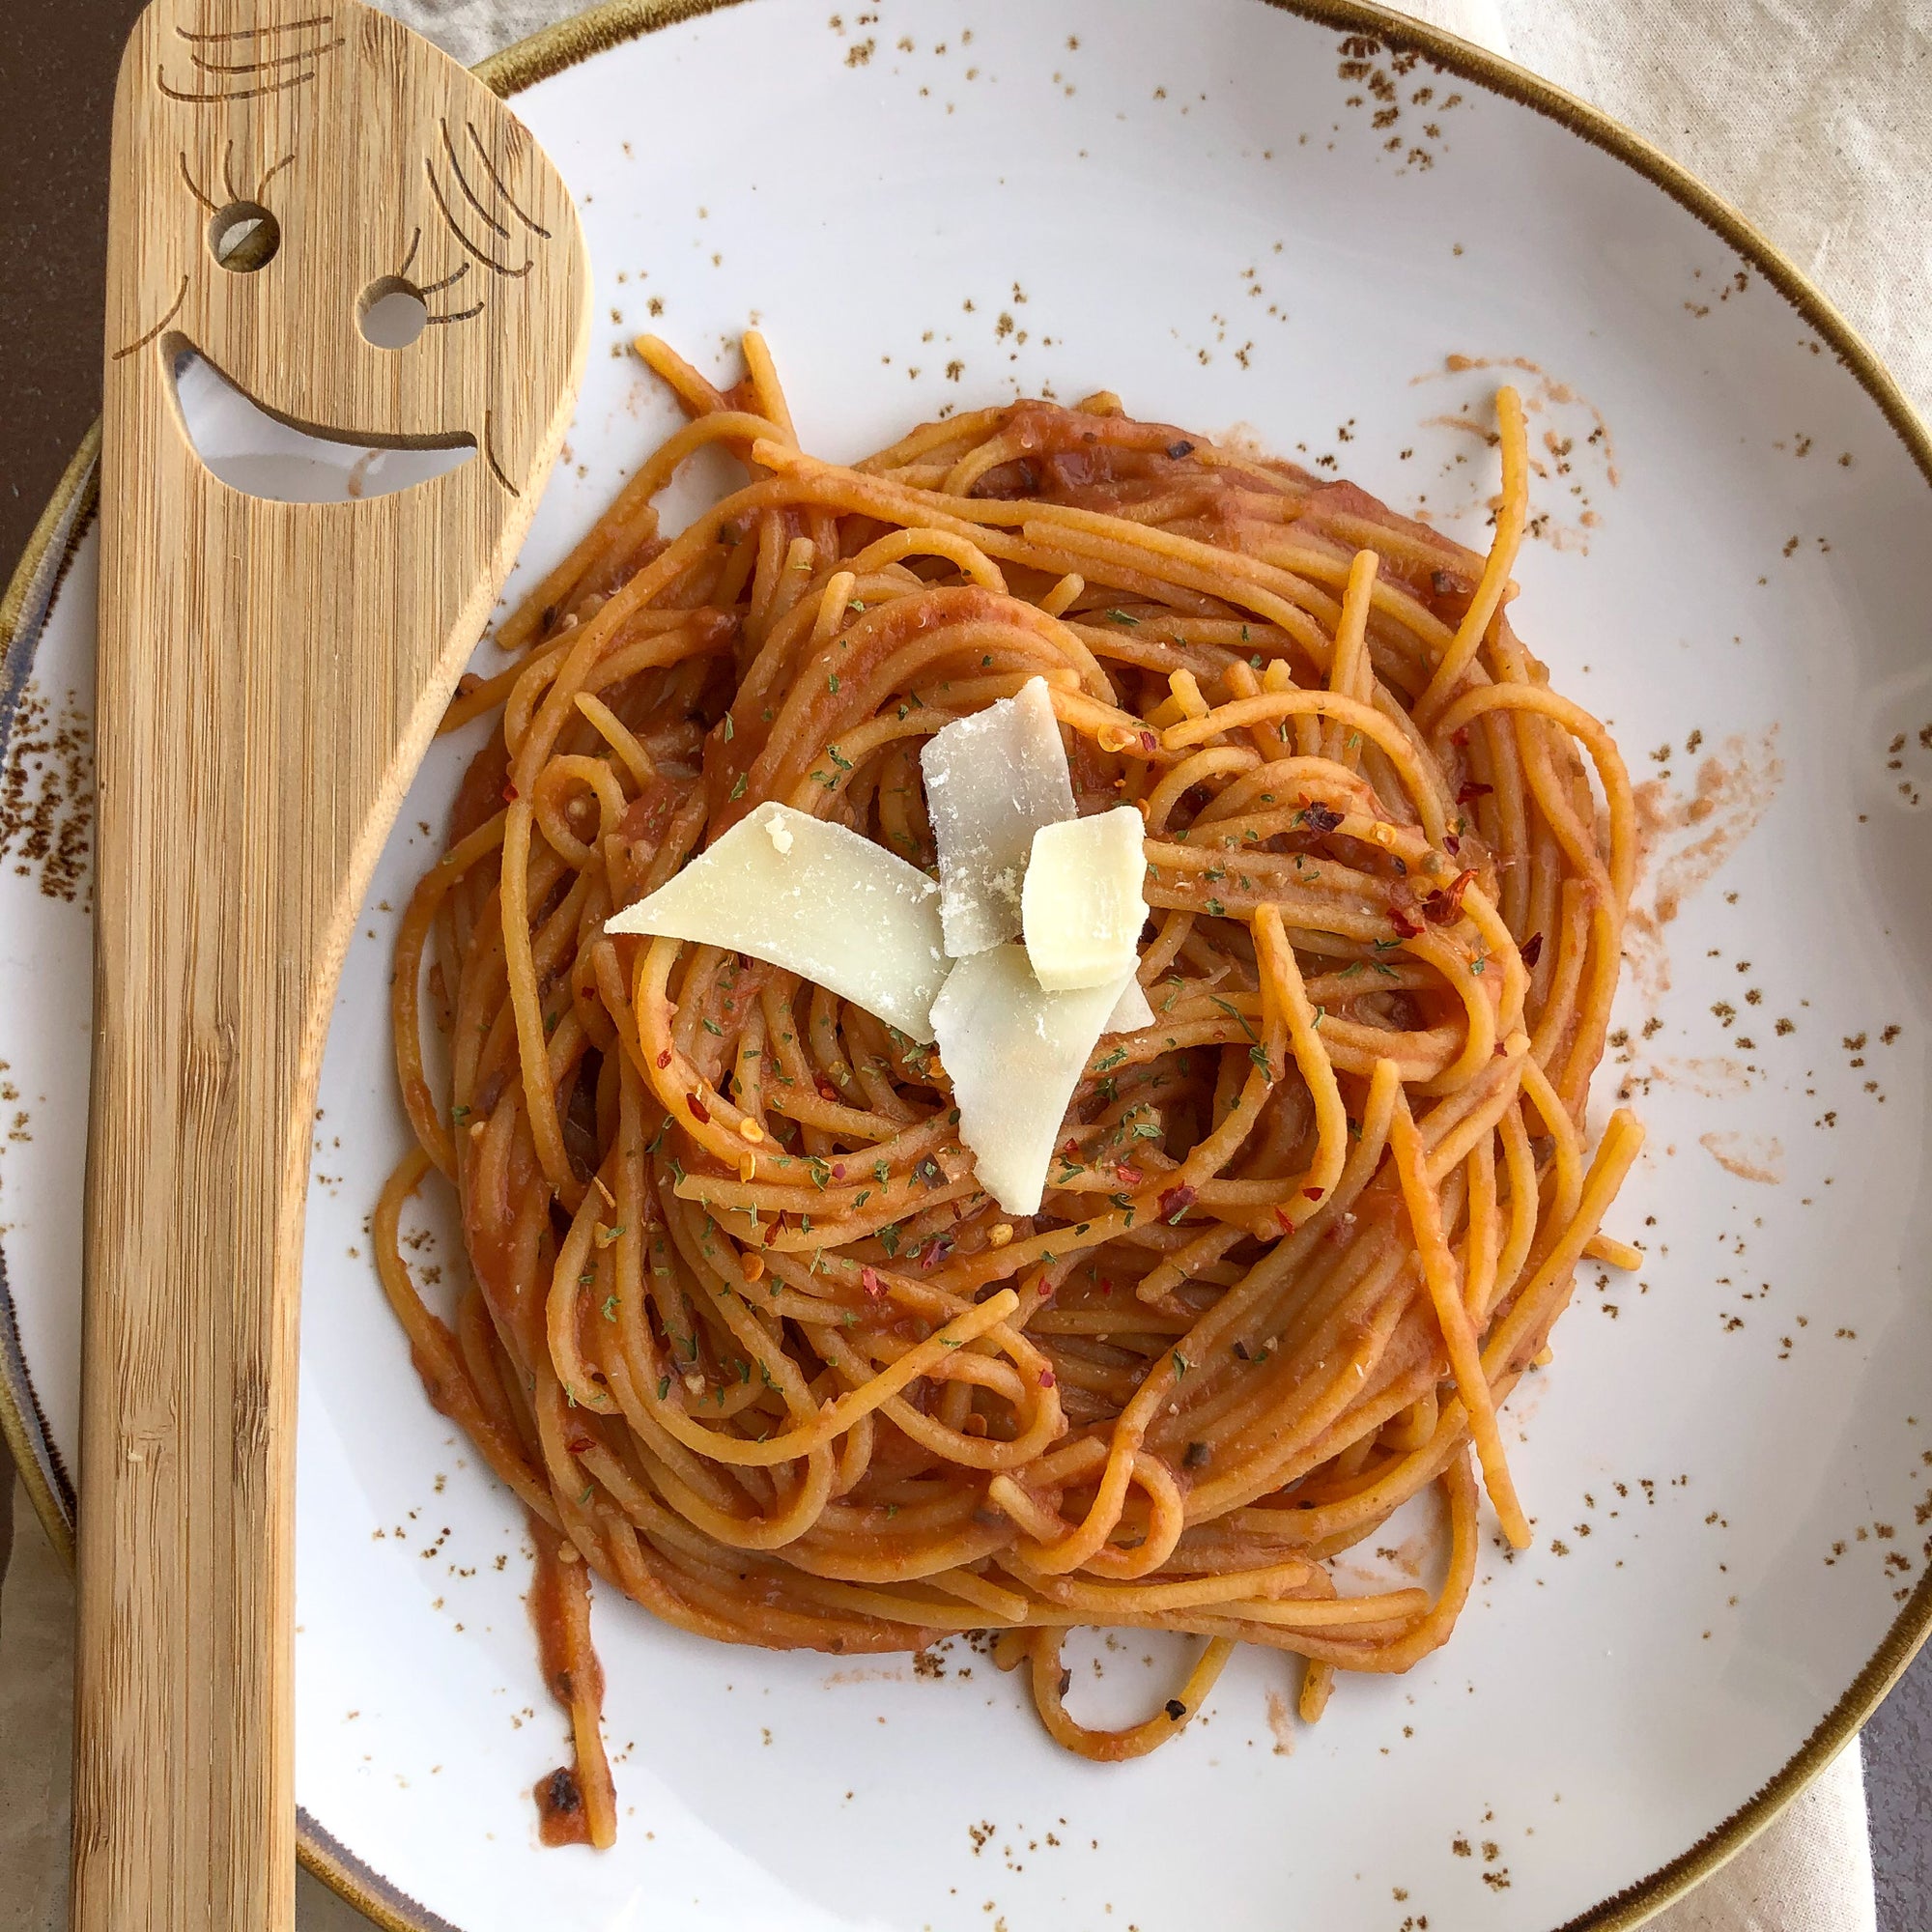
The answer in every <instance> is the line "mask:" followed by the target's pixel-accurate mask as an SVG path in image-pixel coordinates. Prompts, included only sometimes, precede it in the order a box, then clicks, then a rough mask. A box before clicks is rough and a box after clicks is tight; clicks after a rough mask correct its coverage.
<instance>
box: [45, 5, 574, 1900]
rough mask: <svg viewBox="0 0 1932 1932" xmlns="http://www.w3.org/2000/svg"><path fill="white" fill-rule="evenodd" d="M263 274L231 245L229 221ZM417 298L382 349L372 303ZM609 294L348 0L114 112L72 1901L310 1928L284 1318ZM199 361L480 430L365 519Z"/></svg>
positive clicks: (408, 426)
mask: <svg viewBox="0 0 1932 1932" xmlns="http://www.w3.org/2000/svg"><path fill="white" fill-rule="evenodd" d="M237 203H248V204H252V205H257V206H260V207H262V208H266V209H267V210H268V211H269V212H270V213H271V214H272V215H273V216H274V218H275V221H276V222H277V223H278V224H279V230H280V241H279V246H278V247H277V248H276V250H275V252H274V253H273V254H272V256H271V257H270V259H269V260H267V261H266V262H265V263H263V264H261V265H260V266H258V267H254V268H252V269H242V268H241V267H239V266H236V263H237V261H238V260H247V259H251V258H250V256H249V255H248V253H247V252H246V251H245V250H244V252H243V254H242V255H241V257H239V258H237V257H231V258H230V261H229V265H228V266H224V265H223V263H222V262H221V261H220V260H218V259H217V256H216V248H217V246H218V245H219V242H220V238H221V237H222V235H223V233H224V230H225V228H226V227H227V225H228V217H227V211H228V210H229V209H230V208H231V205H233V204H237ZM399 284H400V285H407V286H409V287H411V288H413V289H415V290H417V291H419V292H420V293H421V295H422V297H423V299H424V302H425V305H426V307H427V308H428V310H429V311H430V314H431V315H432V317H437V318H447V319H440V320H436V321H434V322H433V323H432V325H431V326H430V327H425V328H424V330H423V332H422V334H421V336H420V337H419V338H418V339H417V341H416V342H415V343H413V344H412V346H410V347H409V348H406V349H402V350H384V349H378V348H375V347H372V346H371V345H370V344H369V343H368V342H367V341H365V340H364V338H363V335H362V332H361V327H360V317H361V314H362V310H363V307H364V305H365V304H366V302H367V301H368V300H369V299H370V298H372V297H373V296H374V295H376V294H379V293H381V292H382V290H384V288H388V287H393V286H396V285H399ZM588 303H589V276H588V270H587V267H586V265H585V262H584V257H583V246H582V236H581V233H580V231H579V228H578V224H577V220H576V216H575V213H574V212H573V210H572V208H571V206H570V202H569V198H568V195H567V193H566V191H565V189H564V186H563V185H562V183H561V181H560V180H559V179H558V178H557V176H556V175H555V173H554V170H553V169H552V168H551V166H550V164H549V162H548V161H547V160H546V159H545V157H544V156H542V155H541V153H540V152H538V150H537V149H536V147H535V144H534V142H533V141H532V140H531V139H530V137H529V135H528V134H527V132H526V130H525V129H524V128H522V127H521V125H520V124H519V123H518V122H517V121H516V120H515V119H514V118H513V117H512V116H511V115H510V114H509V112H508V111H507V110H506V109H505V108H504V107H503V106H502V105H501V103H500V102H498V101H497V100H496V99H494V98H493V97H492V96H490V95H489V94H487V93H486V92H485V91H484V90H483V89H482V88H481V87H480V86H478V85H477V84H476V83H475V82H474V81H473V80H471V78H470V77H469V75H468V74H467V73H466V72H464V71H463V70H462V69H460V68H458V67H456V66H454V65H453V64H452V63H450V62H449V61H448V60H446V59H445V58H444V57H443V56H442V55H441V54H440V53H438V52H437V51H436V50H435V49H434V48H433V47H431V46H430V45H429V44H428V43H426V42H423V41H421V40H418V39H417V38H415V37H414V36H413V35H412V34H411V33H409V32H408V31H407V30H406V29H404V28H402V27H400V26H398V25H397V24H396V23H395V22H393V21H391V20H389V19H387V18H385V17H384V16H383V15H381V14H375V13H373V12H371V11H369V10H368V9H366V8H365V7H363V6H361V5H359V4H356V0H156V5H154V6H152V7H151V8H150V9H149V11H148V12H147V13H146V14H144V15H143V16H142V18H141V20H140V22H139V23H138V25H137V26H136V28H135V31H134V33H133V36H132V38H131V39H130V41H129V43H128V50H127V53H126V55H125V57H124V59H123V63H122V69H121V76H120V84H119V89H118V92H117V95H116V99H115V117H114V138H113V163H112V185H111V191H110V209H109V255H108V281H107V323H106V341H107V351H108V354H107V362H106V403H105V414H104V419H103V421H104V432H103V434H104V440H103V456H102V463H103V486H102V492H101V511H102V554H101V591H100V602H101V630H100V641H99V721H98V730H99V893H98V902H99V914H98V925H97V933H96V964H95V977H96V990H95V997H96V1006H95V1054H94V1084H93V1103H92V1104H93V1113H92V1123H91V1131H90V1142H89V1163H88V1196H87V1245H86V1306H85V1321H84V1361H85V1370H84V1382H83V1422H82V1443H81V1497H80V1524H79V1552H80V1577H81V1587H80V1613H79V1648H78V1669H77V1681H76V1689H75V1700H76V1726H75V1784H74V1838H73V1853H74V1865H73V1878H74V1888H73V1900H74V1903H73V1922H74V1924H75V1925H76V1926H77V1927H80V1928H83V1932H145V1928H151V1927H152V1928H156V1932H158V1929H159V1928H167V1932H201V1928H216V1927H219V1928H233V1929H234V1932H263V1928H285V1927H287V1926H289V1925H290V1924H291V1923H292V1919H293V1888H294V1857H295V1799H294V1791H293V1750H292V1740H291V1709H292V1697H291V1682H290V1679H291V1664H292V1634H291V1619H292V1610H293V1503H294V1495H293V1491H294V1460H295V1400H296V1334H297V1308H298V1288H299V1275H300V1260H301V1230H302V1213H303V1202H304V1195H305V1191H306V1185H307V1173H308V1161H309V1153H310V1141H311V1134H312V1114H313V1109H314V1104H315V1099H314V1096H315V1087H316V1077H317V1072H318V1068H319V1065H320V1060H321V1055H322V1048H323V1041H324V1037H325V1034H326V1030H327V1018H328V1012H329V1006H330V1001H331V997H332V994H333V990H334V986H335V981H336V978H337V973H338V970H339V967H340V963H341V959H342V955H343V952H344V949H345V946H346V944H347V940H348V936H349V932H350V930H351V927H352V925H353V922H354V919H355V911H356V908H357V905H358V904H359V901H360V898H361V895H362V893H363V890H364V888H365V886H366V884H367V880H368V876H369V873H370V870H371V867H372V866H373V863H374V860H375V856H376V853H377V852H378V850H379V849H380V847H381V844H382V841H383V838H384V834H385V833H386V831H387V829H388V827H389V824H390V822H391V820H392V818H393V816H394V813H395V810H396V807H397V804H398V802H399V801H400V799H401V796H402V793H403V790H404V788H405V786H406V785H407V783H408V781H409V779H410V776H411V774H412V771H413V769H414V767H415V765H416V763H417V761H418V759H419V757H420V756H421V753H422V752H423V749H424V747H425V745H426V744H427V742H428V739H429V736H430V734H431V732H432V731H433V729H434V727H435V724H436V721H437V719H438V717H439V716H440V712H441V710H442V708H443V706H444V704H445V703H446V702H447V699H448V696H449V692H450V688H451V686H452V685H453V683H454V680H455V678H456V676H457V674H458V671H459V670H460V668H461V666H462V662H463V659H464V657H465V656H466V654H467V652H468V649H469V645H470V644H471V642H472V641H473V640H474V639H475V637H476V636H477V634H478V632H479V630H480V629H481V626H482V624H483V621H484V619H485V617H486V616H487V614H488V612H489V610H490V608H491V605H492V602H493V600H494V598H495V596H496V593H497V588H498V587H499V585H500V583H501V582H502V579H503V577H504V575H505V574H506V572H507V570H508V566H509V563H510V560H511V557H512V555H513V554H514V551H515V548H516V546H517V543H518V542H519V540H520V539H521V537H522V535H523V533H524V531H525V529H526V526H527V524H528V520H529V516H530V513H531V510H532V508H533V506H534V503H535V499H536V496H537V494H538V491H539V489H540V488H541V485H542V482H543V479H544V477H545V475H546V474H547V472H548V470H549V468H550V465H551V463H552V461H553V460H554V454H555V450H556V447H557V444H558V441H559V440H560V438H561V435H562V432H563V428H564V425H565V423H566V421H567V418H568V414H569V410H570V407H571V404H572V402H573V400H574V397H575V394H576V389H577V384H578V382H579V379H580V377H581V374H582V361H583V354H584V346H585V342H586V339H587V332H588ZM187 348H192V349H193V350H195V351H197V352H199V353H200V354H201V355H204V356H206V357H207V358H208V359H209V360H210V361H211V362H213V364H214V365H215V367H216V368H218V369H219V370H220V371H221V372H222V373H223V374H224V375H226V376H227V377H228V378H229V379H230V381H232V382H233V383H235V384H237V385H238V386H239V387H241V389H242V390H244V391H245V392H246V393H247V394H248V395H250V396H252V397H253V398H254V399H255V401H256V402H258V403H259V404H261V405H262V407H263V408H265V409H266V410H268V411H269V412H270V413H272V414H276V415H279V416H281V417H283V418H284V419H286V420H288V421H290V422H293V423H295V424H297V425H298V426H299V427H302V428H306V429H310V430H313V431H316V432H318V433H322V434H327V435H331V436H337V437H340V438H341V439H342V440H348V441H353V442H355V443H362V444H388V445H414V446H421V445H425V444H447V443H451V442H455V441H458V440H469V441H471V442H473V444H474V445H475V448H476V451H477V453H476V455H475V456H474V458H473V459H472V460H470V461H469V462H466V463H465V464H463V465H462V466H461V467H460V468H459V469H455V470H453V471H452V472H450V473H449V474H447V475H445V476H443V477H441V478H440V479H439V480H437V481H435V482H433V483H428V484H423V485H420V486H418V487H416V488H414V489H412V490H408V491H404V492H400V493H398V494H396V495H393V496H387V497H379V498H376V499H373V500H369V501H360V502H347V503H327V504H288V503H279V502H270V501H265V500H262V499H259V498H256V497H246V496H242V495H240V494H238V493H236V492H235V491H233V490H231V489H229V488H227V487H226V486H225V485H223V484H222V483H220V482H218V481H216V480H215V479H214V478H213V476H212V475H211V474H210V473H209V472H208V471H207V470H206V469H204V468H203V466H202V464H201V462H200V460H199V459H198V458H197V457H196V455H195V453H194V450H193V448H192V445H191V443H190V441H189V440H188V436H187V434H186V430H185V425H184V423H183V420H182V417H181V412H180V409H179V405H178V403H177V400H176V395H175V388H174V381H173V370H174V366H175V361H176V358H177V356H178V355H181V354H182V353H183V352H184V351H185V349H187Z"/></svg>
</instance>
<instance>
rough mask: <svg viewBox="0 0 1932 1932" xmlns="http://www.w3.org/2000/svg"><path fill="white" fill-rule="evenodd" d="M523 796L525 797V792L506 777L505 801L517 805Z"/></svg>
mask: <svg viewBox="0 0 1932 1932" xmlns="http://www.w3.org/2000/svg"><path fill="white" fill-rule="evenodd" d="M521 797H523V793H522V792H520V791H519V790H518V789H517V788H516V786H515V785H513V784H512V783H511V782H510V781H508V780H507V779H505V780H504V781H503V803H504V804H505V805H515V804H516V802H517V801H518V799H520V798H521Z"/></svg>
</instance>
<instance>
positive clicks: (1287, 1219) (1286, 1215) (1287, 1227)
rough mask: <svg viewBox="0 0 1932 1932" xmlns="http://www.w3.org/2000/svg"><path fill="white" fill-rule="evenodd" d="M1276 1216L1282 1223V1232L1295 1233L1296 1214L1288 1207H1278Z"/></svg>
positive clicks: (1286, 1233) (1285, 1233)
mask: <svg viewBox="0 0 1932 1932" xmlns="http://www.w3.org/2000/svg"><path fill="white" fill-rule="evenodd" d="M1274 1218H1275V1219H1276V1220H1277V1221H1278V1222H1280V1223H1281V1232H1282V1233H1283V1234H1284V1235H1292V1234H1293V1233H1294V1216H1293V1214H1291V1213H1290V1212H1289V1211H1288V1209H1287V1208H1276V1209H1275V1210H1274Z"/></svg>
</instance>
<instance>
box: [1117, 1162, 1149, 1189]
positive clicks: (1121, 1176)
mask: <svg viewBox="0 0 1932 1932" xmlns="http://www.w3.org/2000/svg"><path fill="white" fill-rule="evenodd" d="M1114 1178H1115V1179H1117V1180H1118V1181H1119V1182H1120V1183H1121V1185H1122V1187H1138V1186H1139V1185H1140V1184H1141V1181H1142V1180H1143V1179H1145V1177H1144V1176H1143V1175H1142V1173H1141V1171H1140V1169H1139V1168H1137V1167H1135V1166H1134V1165H1133V1164H1132V1163H1131V1162H1129V1161H1124V1160H1120V1161H1116V1162H1115V1163H1114Z"/></svg>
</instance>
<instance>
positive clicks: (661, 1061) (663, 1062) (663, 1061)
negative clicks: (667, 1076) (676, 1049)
mask: <svg viewBox="0 0 1932 1932" xmlns="http://www.w3.org/2000/svg"><path fill="white" fill-rule="evenodd" d="M668 1065H670V1048H669V1047H666V1048H665V1050H664V1051H663V1052H662V1053H661V1054H659V1055H658V1071H659V1072H660V1073H662V1072H663V1071H664V1069H665V1068H666V1067H667V1066H668Z"/></svg>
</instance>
